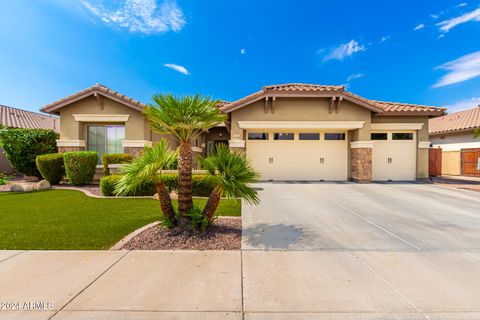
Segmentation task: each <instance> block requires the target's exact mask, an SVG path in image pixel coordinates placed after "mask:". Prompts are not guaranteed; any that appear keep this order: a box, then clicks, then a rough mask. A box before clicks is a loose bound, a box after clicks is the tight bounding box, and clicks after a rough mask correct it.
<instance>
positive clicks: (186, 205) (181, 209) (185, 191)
mask: <svg viewBox="0 0 480 320" xmlns="http://www.w3.org/2000/svg"><path fill="white" fill-rule="evenodd" d="M179 158H180V159H179V161H178V213H179V219H180V221H179V225H180V227H183V226H186V225H188V222H189V217H188V216H187V213H188V211H189V210H190V209H191V208H193V198H192V147H191V145H190V143H189V142H182V144H180V152H179Z"/></svg>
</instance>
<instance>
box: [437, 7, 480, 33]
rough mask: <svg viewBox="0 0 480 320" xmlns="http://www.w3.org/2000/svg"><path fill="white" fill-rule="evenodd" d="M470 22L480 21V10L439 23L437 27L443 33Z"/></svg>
mask: <svg viewBox="0 0 480 320" xmlns="http://www.w3.org/2000/svg"><path fill="white" fill-rule="evenodd" d="M470 21H480V8H478V9H476V10H473V11H470V12H467V13H464V14H462V15H461V16H458V17H455V18H452V19H448V20H444V21H442V22H439V23H437V26H438V27H439V30H440V31H441V32H448V31H450V29H453V28H455V27H456V26H458V25H460V24H463V23H466V22H470Z"/></svg>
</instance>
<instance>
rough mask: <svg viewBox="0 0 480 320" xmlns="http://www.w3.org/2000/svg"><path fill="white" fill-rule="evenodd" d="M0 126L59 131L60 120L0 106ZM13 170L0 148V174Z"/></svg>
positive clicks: (46, 115)
mask: <svg viewBox="0 0 480 320" xmlns="http://www.w3.org/2000/svg"><path fill="white" fill-rule="evenodd" d="M0 125H2V126H4V127H7V128H25V129H51V130H55V131H57V132H59V131H60V119H59V118H57V117H53V116H51V115H48V114H41V113H36V112H31V111H27V110H22V109H18V108H13V107H9V106H5V105H0ZM13 171H14V169H13V168H12V166H11V165H10V162H9V161H8V159H7V158H6V156H5V155H4V154H3V150H2V148H0V172H2V173H13Z"/></svg>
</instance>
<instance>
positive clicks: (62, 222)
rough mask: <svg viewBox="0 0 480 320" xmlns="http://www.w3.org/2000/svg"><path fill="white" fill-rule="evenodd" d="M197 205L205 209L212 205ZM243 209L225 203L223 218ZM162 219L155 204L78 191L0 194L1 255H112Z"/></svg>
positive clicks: (200, 200)
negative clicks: (5, 251)
mask: <svg viewBox="0 0 480 320" xmlns="http://www.w3.org/2000/svg"><path fill="white" fill-rule="evenodd" d="M194 201H195V202H196V203H198V204H199V205H202V206H203V205H204V204H205V201H206V199H195V200H194ZM174 205H175V206H176V205H177V203H176V201H175V203H174ZM240 207H241V204H240V202H239V201H238V202H236V201H226V200H222V201H221V202H220V205H219V206H218V211H217V213H218V214H220V215H224V216H239V215H240ZM160 217H161V211H160V206H159V202H158V201H157V200H152V199H96V198H91V197H88V196H86V195H85V194H83V193H82V192H80V191H75V190H49V191H42V192H32V193H0V249H108V248H110V247H111V246H112V245H114V244H115V243H116V242H118V241H119V240H120V239H122V238H123V237H124V236H126V235H127V234H129V233H130V232H132V231H134V230H136V229H138V228H140V227H142V226H144V225H146V224H148V223H151V222H153V221H157V220H159V218H160Z"/></svg>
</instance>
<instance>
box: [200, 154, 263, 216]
mask: <svg viewBox="0 0 480 320" xmlns="http://www.w3.org/2000/svg"><path fill="white" fill-rule="evenodd" d="M202 164H203V166H204V167H205V168H206V169H207V170H208V173H209V174H211V175H215V176H217V177H218V180H219V181H218V185H217V186H216V187H215V189H214V190H213V192H212V194H211V195H210V197H209V198H208V200H207V203H206V204H205V208H204V209H203V215H204V216H205V217H207V219H208V221H209V222H211V221H212V220H213V218H214V214H215V211H216V210H217V207H218V204H219V202H220V198H221V196H222V194H224V195H225V196H226V197H227V198H228V199H237V198H243V199H244V200H245V201H246V202H247V203H250V204H258V203H259V202H260V200H259V198H258V196H257V192H256V191H255V190H254V189H253V188H252V187H251V186H250V185H249V183H251V182H253V181H255V180H256V179H257V178H258V174H257V173H256V172H255V171H254V170H253V168H252V167H251V166H250V163H249V162H248V159H247V158H246V156H245V154H244V153H243V152H241V151H230V150H229V149H228V147H227V146H226V145H218V146H217V148H216V152H215V153H214V154H213V155H212V156H210V157H208V158H206V159H204V160H202Z"/></svg>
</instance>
